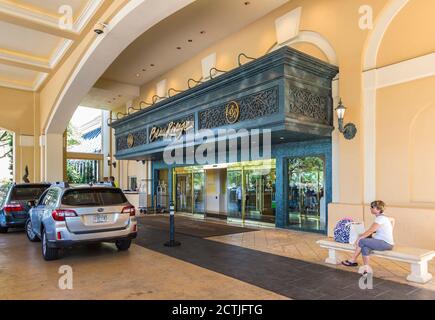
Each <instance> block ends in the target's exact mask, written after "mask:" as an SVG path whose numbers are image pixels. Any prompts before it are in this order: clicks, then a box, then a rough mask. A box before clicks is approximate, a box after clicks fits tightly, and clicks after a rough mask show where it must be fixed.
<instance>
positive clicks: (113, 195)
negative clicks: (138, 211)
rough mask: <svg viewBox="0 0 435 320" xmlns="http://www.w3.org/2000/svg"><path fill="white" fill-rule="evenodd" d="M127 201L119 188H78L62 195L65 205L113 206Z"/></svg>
mask: <svg viewBox="0 0 435 320" xmlns="http://www.w3.org/2000/svg"><path fill="white" fill-rule="evenodd" d="M125 202H127V198H126V197H125V195H124V194H123V193H122V191H121V190H119V189H80V190H68V191H66V192H65V194H64V195H63V197H62V204H63V205H67V206H113V205H118V204H123V203H125Z"/></svg>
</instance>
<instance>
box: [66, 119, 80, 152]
mask: <svg viewBox="0 0 435 320" xmlns="http://www.w3.org/2000/svg"><path fill="white" fill-rule="evenodd" d="M66 134H67V146H68V147H71V146H76V145H78V144H80V135H79V134H78V132H77V129H76V128H75V127H74V126H73V125H72V123H71V122H70V123H69V124H68V127H67V129H66Z"/></svg>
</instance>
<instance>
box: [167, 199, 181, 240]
mask: <svg viewBox="0 0 435 320" xmlns="http://www.w3.org/2000/svg"><path fill="white" fill-rule="evenodd" d="M174 211H175V210H174V202H173V201H171V202H170V204H169V241H168V242H166V243H165V247H178V246H180V245H181V243H180V242H178V241H175V220H174V216H175V212H174Z"/></svg>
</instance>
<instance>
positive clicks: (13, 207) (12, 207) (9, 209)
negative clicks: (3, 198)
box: [4, 204, 24, 212]
mask: <svg viewBox="0 0 435 320" xmlns="http://www.w3.org/2000/svg"><path fill="white" fill-rule="evenodd" d="M4 210H5V211H6V212H16V211H24V208H23V206H22V205H21V204H7V205H5V207H4Z"/></svg>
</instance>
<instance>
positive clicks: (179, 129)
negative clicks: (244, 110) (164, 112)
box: [149, 101, 240, 142]
mask: <svg viewBox="0 0 435 320" xmlns="http://www.w3.org/2000/svg"><path fill="white" fill-rule="evenodd" d="M225 117H226V120H227V123H228V124H234V123H236V122H237V121H239V119H240V106H239V104H238V103H237V102H236V101H232V102H230V103H229V104H228V105H227V106H226V108H225ZM194 127H195V122H194V121H190V120H184V121H171V122H169V123H168V125H166V126H165V127H158V126H155V127H153V128H152V129H151V132H150V135H149V140H150V142H155V141H157V140H158V139H159V138H163V139H167V138H169V137H175V139H179V138H180V137H181V136H182V135H185V134H186V133H187V132H189V131H190V130H192V129H193V128H194Z"/></svg>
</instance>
